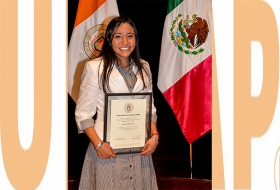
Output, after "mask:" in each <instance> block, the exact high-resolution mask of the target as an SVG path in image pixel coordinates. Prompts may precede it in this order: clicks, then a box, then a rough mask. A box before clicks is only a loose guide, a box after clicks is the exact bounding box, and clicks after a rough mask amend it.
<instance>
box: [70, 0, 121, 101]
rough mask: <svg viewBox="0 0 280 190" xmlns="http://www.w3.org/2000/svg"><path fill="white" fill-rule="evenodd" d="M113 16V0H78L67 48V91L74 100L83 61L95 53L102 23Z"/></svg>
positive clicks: (100, 42) (103, 27) (115, 10)
mask: <svg viewBox="0 0 280 190" xmlns="http://www.w3.org/2000/svg"><path fill="white" fill-rule="evenodd" d="M116 16H119V10H118V6H117V2H116V0H79V4H78V10H77V14H76V19H75V24H74V29H73V32H72V35H71V39H70V43H69V48H68V93H69V94H70V96H71V97H72V99H73V100H74V101H75V102H76V101H77V99H78V94H79V88H80V84H81V74H82V71H83V68H84V65H85V63H86V62H87V61H89V60H90V59H94V58H96V57H97V56H98V55H99V53H100V51H101V47H102V45H103V42H104V37H105V30H106V27H107V25H108V23H109V22H110V21H111V20H112V19H113V18H114V17H116Z"/></svg>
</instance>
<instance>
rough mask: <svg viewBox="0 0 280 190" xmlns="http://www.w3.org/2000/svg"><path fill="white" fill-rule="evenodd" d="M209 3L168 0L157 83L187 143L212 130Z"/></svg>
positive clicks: (210, 14)
mask: <svg viewBox="0 0 280 190" xmlns="http://www.w3.org/2000/svg"><path fill="white" fill-rule="evenodd" d="M212 26H213V25H212V2H211V0H169V2H168V10H167V15H166V18H165V23H164V29H163V34H162V44H161V54H160V63H159V71H158V81H157V86H158V88H159V90H160V91H161V92H162V94H163V96H164V97H165V99H166V101H167V102H168V104H169V105H170V107H171V109H172V111H173V112H174V114H175V116H176V119H177V121H178V123H179V125H180V128H181V130H182V132H183V134H184V136H185V137H186V139H187V141H188V142H189V143H192V142H193V141H195V140H196V139H198V138H199V137H201V136H202V135H204V134H205V133H206V132H208V131H209V130H211V129H212V50H211V45H212V39H211V34H212V32H213V31H212Z"/></svg>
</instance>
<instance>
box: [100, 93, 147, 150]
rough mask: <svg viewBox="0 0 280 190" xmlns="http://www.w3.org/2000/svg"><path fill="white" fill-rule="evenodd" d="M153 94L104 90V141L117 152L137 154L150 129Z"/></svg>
mask: <svg viewBox="0 0 280 190" xmlns="http://www.w3.org/2000/svg"><path fill="white" fill-rule="evenodd" d="M151 109H152V93H151V92H147V93H106V94H105V109H104V110H105V112H104V137H103V141H104V142H107V143H108V144H110V146H111V147H112V148H113V149H114V150H115V151H116V152H117V154H127V153H139V152H141V150H142V147H143V146H144V145H145V143H146V141H147V140H148V138H149V135H148V134H150V131H151Z"/></svg>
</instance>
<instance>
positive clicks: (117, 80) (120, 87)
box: [110, 65, 129, 93]
mask: <svg viewBox="0 0 280 190" xmlns="http://www.w3.org/2000/svg"><path fill="white" fill-rule="evenodd" d="M110 88H111V90H112V92H114V93H128V92H129V91H128V88H127V86H126V83H125V81H124V78H123V76H122V75H121V74H120V72H119V71H118V69H117V68H116V65H114V67H113V69H112V72H111V76H110Z"/></svg>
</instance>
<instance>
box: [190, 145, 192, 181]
mask: <svg viewBox="0 0 280 190" xmlns="http://www.w3.org/2000/svg"><path fill="white" fill-rule="evenodd" d="M190 167H191V168H190V171H191V179H192V143H190Z"/></svg>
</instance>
